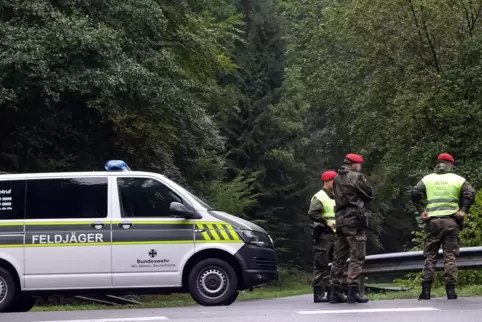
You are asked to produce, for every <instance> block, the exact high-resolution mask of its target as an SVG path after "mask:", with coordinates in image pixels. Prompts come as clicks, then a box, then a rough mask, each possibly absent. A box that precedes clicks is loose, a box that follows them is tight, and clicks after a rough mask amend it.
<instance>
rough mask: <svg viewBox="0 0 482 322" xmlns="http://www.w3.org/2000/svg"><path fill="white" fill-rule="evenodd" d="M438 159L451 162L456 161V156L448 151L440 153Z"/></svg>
mask: <svg viewBox="0 0 482 322" xmlns="http://www.w3.org/2000/svg"><path fill="white" fill-rule="evenodd" d="M437 160H443V161H448V162H450V163H454V162H455V160H454V158H453V157H452V156H451V155H450V154H448V153H441V154H439V155H438V157H437Z"/></svg>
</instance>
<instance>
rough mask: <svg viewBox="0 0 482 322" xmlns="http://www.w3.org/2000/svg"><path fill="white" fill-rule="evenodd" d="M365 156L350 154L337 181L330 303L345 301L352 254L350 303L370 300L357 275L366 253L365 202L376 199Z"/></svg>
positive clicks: (348, 288) (335, 187)
mask: <svg viewBox="0 0 482 322" xmlns="http://www.w3.org/2000/svg"><path fill="white" fill-rule="evenodd" d="M362 163H363V157H362V156H360V155H356V154H348V155H347V156H346V157H345V160H344V164H343V165H342V167H341V168H340V169H339V170H338V176H337V177H336V178H335V180H334V181H333V192H334V195H335V212H336V241H335V251H334V261H333V267H332V273H331V283H330V284H331V285H330V292H329V294H328V298H329V301H330V303H333V304H334V303H341V302H344V301H343V300H342V297H343V295H342V294H341V292H342V291H341V289H342V285H343V274H344V271H345V265H346V261H347V259H348V257H350V263H349V265H348V271H347V275H346V286H347V299H346V302H348V303H355V302H358V303H366V302H368V299H367V298H365V297H363V296H362V295H361V294H360V292H359V289H358V282H357V278H358V276H359V275H360V273H361V272H362V266H363V263H364V261H365V256H366V240H367V237H366V233H365V229H366V228H367V217H366V210H365V205H366V204H367V203H369V202H371V201H372V200H373V198H374V197H373V189H372V187H371V185H370V184H369V183H368V181H367V179H366V177H365V176H364V175H363V174H362V173H360V170H361V164H362Z"/></svg>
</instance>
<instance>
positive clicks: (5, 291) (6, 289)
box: [0, 267, 17, 312]
mask: <svg viewBox="0 0 482 322" xmlns="http://www.w3.org/2000/svg"><path fill="white" fill-rule="evenodd" d="M16 295H17V285H16V284H15V280H14V279H13V277H12V274H10V273H9V272H8V271H7V270H6V269H4V268H2V267H0V312H8V311H9V309H10V307H12V305H13V304H14V302H15V297H16Z"/></svg>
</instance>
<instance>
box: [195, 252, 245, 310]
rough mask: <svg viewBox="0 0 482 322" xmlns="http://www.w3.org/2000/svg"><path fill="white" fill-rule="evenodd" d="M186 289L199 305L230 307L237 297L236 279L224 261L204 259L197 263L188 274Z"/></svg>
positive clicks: (229, 266)
mask: <svg viewBox="0 0 482 322" xmlns="http://www.w3.org/2000/svg"><path fill="white" fill-rule="evenodd" d="M208 283H209V284H208ZM188 289H189V293H190V294H191V296H192V298H193V299H194V301H196V303H198V304H199V305H202V306H221V305H231V304H232V303H233V302H234V301H235V300H236V298H237V297H238V277H237V276H236V272H235V271H234V269H233V268H232V267H231V265H229V264H228V263H226V262H225V261H223V260H221V259H217V258H211V259H205V260H202V261H200V262H199V263H197V264H196V265H195V266H194V267H193V268H192V270H191V272H190V273H189V278H188Z"/></svg>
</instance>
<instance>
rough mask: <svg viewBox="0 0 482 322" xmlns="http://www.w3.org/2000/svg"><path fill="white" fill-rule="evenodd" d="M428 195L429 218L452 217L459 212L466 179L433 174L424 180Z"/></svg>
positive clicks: (448, 174) (427, 209)
mask: <svg viewBox="0 0 482 322" xmlns="http://www.w3.org/2000/svg"><path fill="white" fill-rule="evenodd" d="M422 182H423V184H424V185H425V190H426V193H427V208H426V209H425V211H426V212H427V213H428V215H429V217H439V216H450V215H453V214H455V213H456V212H457V211H458V210H459V196H460V190H461V189H462V185H463V184H464V182H465V179H464V178H463V177H461V176H459V175H456V174H455V173H443V174H437V173H432V174H429V175H427V176H425V177H424V178H423V179H422Z"/></svg>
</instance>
